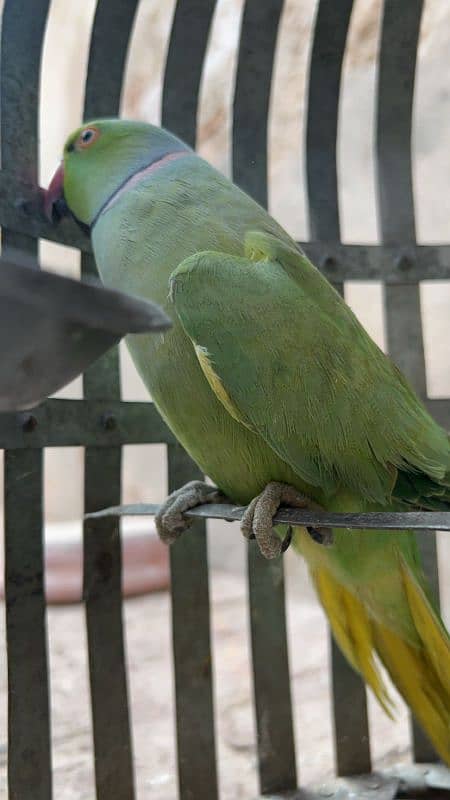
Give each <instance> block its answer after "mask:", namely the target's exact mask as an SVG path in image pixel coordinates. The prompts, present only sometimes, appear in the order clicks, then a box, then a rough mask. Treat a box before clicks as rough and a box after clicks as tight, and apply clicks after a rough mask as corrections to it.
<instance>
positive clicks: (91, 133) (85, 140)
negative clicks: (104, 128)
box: [78, 128, 100, 147]
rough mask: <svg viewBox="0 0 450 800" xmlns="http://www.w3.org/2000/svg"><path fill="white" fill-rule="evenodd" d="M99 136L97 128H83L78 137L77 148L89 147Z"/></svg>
mask: <svg viewBox="0 0 450 800" xmlns="http://www.w3.org/2000/svg"><path fill="white" fill-rule="evenodd" d="M99 136H100V131H99V130H98V128H85V129H84V130H83V131H81V133H80V135H79V137H78V147H89V145H91V144H93V143H94V142H95V141H96V139H98V137H99Z"/></svg>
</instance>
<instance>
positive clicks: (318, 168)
mask: <svg viewBox="0 0 450 800" xmlns="http://www.w3.org/2000/svg"><path fill="white" fill-rule="evenodd" d="M352 7H353V0H342V2H340V3H335V2H334V1H333V0H320V3H319V6H318V9H317V16H316V21H315V27H314V40H313V46H312V51H311V62H310V72H309V92H308V118H307V129H306V155H307V161H306V167H307V184H308V202H309V215H310V235H311V238H312V239H318V240H320V239H323V240H328V241H330V240H331V241H339V240H340V236H341V231H340V221H339V199H338V179H337V165H336V142H337V128H338V112H339V95H340V85H341V71H342V62H343V57H344V52H345V44H346V39H347V31H348V26H349V24H350V17H351V13H352ZM324 258H326V254H324ZM318 266H320V264H319V265H318ZM334 285H335V288H336V289H337V290H338V291H339V292H340V293H341V294H343V284H342V283H341V284H337V283H335V284H334ZM331 661H332V675H333V712H334V715H333V716H334V734H335V735H334V744H335V758H336V768H337V772H338V774H339V775H353V774H357V773H364V772H370V768H371V762H370V742H369V724H368V716H367V702H366V690H365V686H364V683H363V681H362V680H361V678H360V677H359V676H358V675H357V674H356V672H354V670H353V669H352V668H351V667H350V666H349V664H348V663H347V661H346V659H345V658H344V656H343V655H342V653H341V651H340V650H339V648H338V647H337V646H336V644H335V642H334V640H332V643H331Z"/></svg>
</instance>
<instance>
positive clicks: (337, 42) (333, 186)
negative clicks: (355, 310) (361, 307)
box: [306, 0, 353, 294]
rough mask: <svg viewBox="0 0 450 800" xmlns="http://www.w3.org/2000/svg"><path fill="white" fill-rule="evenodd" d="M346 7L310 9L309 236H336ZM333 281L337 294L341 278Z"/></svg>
mask: <svg viewBox="0 0 450 800" xmlns="http://www.w3.org/2000/svg"><path fill="white" fill-rule="evenodd" d="M352 8H353V0H342V2H340V3H334V2H333V0H320V2H319V5H318V7H317V12H316V20H315V25H314V38H313V45H312V50H311V60H310V66H309V81H308V115H307V122H306V155H307V160H306V179H307V187H308V208H309V227H310V238H311V239H313V240H320V239H324V240H328V241H335V242H337V241H339V240H340V238H341V231H340V222H339V200H338V178H337V161H336V145H337V129H338V112H339V95H340V86H341V71H342V62H343V58H344V52H345V43H346V39H347V31H348V26H349V24H350V17H351V13H352ZM324 258H325V259H326V254H325V255H324ZM318 266H319V267H320V264H319V265H318ZM334 285H335V288H336V289H338V291H339V292H340V293H341V294H343V284H342V283H340V284H337V283H336V284H334Z"/></svg>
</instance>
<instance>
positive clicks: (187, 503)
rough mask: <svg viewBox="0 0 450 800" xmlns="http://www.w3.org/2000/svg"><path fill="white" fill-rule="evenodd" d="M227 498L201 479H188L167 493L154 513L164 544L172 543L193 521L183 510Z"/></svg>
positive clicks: (223, 500) (225, 500)
mask: <svg viewBox="0 0 450 800" xmlns="http://www.w3.org/2000/svg"><path fill="white" fill-rule="evenodd" d="M223 502H227V498H226V497H225V496H224V495H223V494H222V493H221V492H220V491H219V490H218V489H217V488H216V487H215V486H210V485H209V484H208V483H204V482H203V481H189V483H186V485H185V486H182V487H181V489H176V490H175V491H174V492H172V493H171V494H169V496H168V498H167V500H166V501H165V502H164V503H163V504H162V506H161V508H160V509H159V511H158V513H157V514H156V515H155V525H156V530H157V532H158V535H159V537H160V539H161V540H162V541H163V542H164V543H165V544H173V543H174V542H175V541H176V540H177V539H178V538H179V537H180V536H181V534H182V533H184V531H186V530H188V529H189V528H190V527H191V526H192V525H193V524H194V522H195V520H194V519H192V517H185V516H184V512H185V511H188V510H189V509H190V508H195V506H200V505H203V504H204V503H223Z"/></svg>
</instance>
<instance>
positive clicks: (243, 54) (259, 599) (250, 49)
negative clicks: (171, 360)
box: [233, 0, 297, 793]
mask: <svg viewBox="0 0 450 800" xmlns="http://www.w3.org/2000/svg"><path fill="white" fill-rule="evenodd" d="M282 9H283V2H282V0H269V2H265V3H260V2H258V0H247V2H246V4H245V8H244V13H243V17H242V28H241V36H240V42H239V57H238V66H237V74H236V87H235V94H234V108H233V179H234V180H235V181H236V183H238V184H239V185H240V186H241V187H242V188H243V189H244V190H245V191H246V192H248V193H249V194H251V195H252V196H253V197H254V198H255V199H256V200H257V201H258V202H259V203H261V204H262V205H264V206H267V127H268V117H269V103H270V90H271V85H272V70H273V60H274V54H275V46H276V39H277V32H278V25H279V21H280V17H281V12H282ZM248 582H249V604H250V627H251V644H252V660H253V688H254V695H255V711H256V728H257V737H258V766H259V781H260V788H261V792H262V793H269V792H278V791H288V790H290V789H294V788H295V787H296V786H297V772H296V763H295V743H294V731H293V723H292V703H291V693H290V676H289V660H288V648H287V638H286V614H285V598H284V568H283V561H282V559H279V560H278V561H277V562H275V563H273V562H268V561H266V560H265V559H263V558H262V557H261V556H260V554H259V552H258V550H257V548H256V547H255V546H253V544H251V545H250V546H249V549H248Z"/></svg>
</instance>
